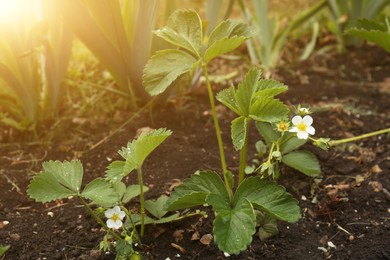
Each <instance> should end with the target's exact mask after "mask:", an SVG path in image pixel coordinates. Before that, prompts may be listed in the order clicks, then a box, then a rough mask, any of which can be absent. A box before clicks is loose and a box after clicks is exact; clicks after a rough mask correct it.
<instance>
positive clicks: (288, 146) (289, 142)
mask: <svg viewBox="0 0 390 260" xmlns="http://www.w3.org/2000/svg"><path fill="white" fill-rule="evenodd" d="M306 142H307V140H306V139H299V138H298V137H296V136H295V135H294V134H293V133H285V134H284V135H283V139H282V141H281V144H280V152H281V153H282V154H286V153H289V152H291V151H293V150H295V149H297V148H299V147H301V146H302V145H304V144H305V143H306Z"/></svg>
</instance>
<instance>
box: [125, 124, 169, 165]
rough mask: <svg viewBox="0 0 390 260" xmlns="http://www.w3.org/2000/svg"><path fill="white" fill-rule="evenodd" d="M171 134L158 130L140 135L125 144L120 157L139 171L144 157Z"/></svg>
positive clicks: (167, 131) (164, 130)
mask: <svg viewBox="0 0 390 260" xmlns="http://www.w3.org/2000/svg"><path fill="white" fill-rule="evenodd" d="M171 134H172V132H171V131H170V130H167V129H165V128H159V129H156V130H153V131H150V132H147V133H145V132H144V133H142V134H141V135H140V136H139V137H138V138H137V139H136V140H133V141H132V142H130V143H128V144H127V148H125V149H122V153H121V155H122V156H123V157H124V158H126V161H128V160H129V161H130V162H132V163H135V167H134V168H136V169H139V168H140V167H141V166H142V164H143V162H144V161H145V159H146V157H148V156H149V154H151V153H152V152H153V151H154V150H155V149H156V148H157V147H158V146H159V145H160V144H161V143H162V142H164V141H165V139H167V138H168V136H170V135H171Z"/></svg>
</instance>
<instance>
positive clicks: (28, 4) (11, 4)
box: [0, 0, 40, 22]
mask: <svg viewBox="0 0 390 260" xmlns="http://www.w3.org/2000/svg"><path fill="white" fill-rule="evenodd" d="M39 7H40V0H0V21H1V22H14V21H17V20H18V19H20V17H24V18H25V17H26V16H39V14H40V8H39Z"/></svg>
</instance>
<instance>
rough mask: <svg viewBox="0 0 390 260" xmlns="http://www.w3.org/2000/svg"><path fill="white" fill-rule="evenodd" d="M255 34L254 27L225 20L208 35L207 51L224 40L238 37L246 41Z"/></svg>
mask: <svg viewBox="0 0 390 260" xmlns="http://www.w3.org/2000/svg"><path fill="white" fill-rule="evenodd" d="M255 34H256V31H255V30H254V27H250V26H248V25H247V24H245V23H240V22H236V21H232V20H225V21H222V22H221V23H219V24H218V25H217V26H216V27H215V29H214V30H213V31H212V32H211V33H210V37H209V40H208V43H207V49H208V48H210V47H211V46H213V45H214V44H216V43H217V42H218V41H221V40H222V39H225V38H228V39H229V38H233V37H240V38H244V40H245V39H248V38H250V37H253V36H254V35H255Z"/></svg>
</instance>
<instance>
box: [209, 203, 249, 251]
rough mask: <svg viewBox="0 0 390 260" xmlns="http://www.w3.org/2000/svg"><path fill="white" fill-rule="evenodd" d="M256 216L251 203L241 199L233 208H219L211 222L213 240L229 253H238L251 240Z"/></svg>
mask: <svg viewBox="0 0 390 260" xmlns="http://www.w3.org/2000/svg"><path fill="white" fill-rule="evenodd" d="M255 231H256V216H255V213H254V211H253V208H252V205H251V203H250V202H249V201H248V200H246V199H242V200H240V201H238V203H236V204H235V206H234V207H233V208H225V209H219V210H218V211H217V214H216V217H215V219H214V222H213V233H214V241H215V243H216V244H217V245H218V248H219V249H220V250H221V251H223V252H226V253H229V254H238V253H239V252H241V251H243V250H245V249H246V248H247V246H248V245H249V244H250V243H251V242H252V236H253V234H254V233H255Z"/></svg>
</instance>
